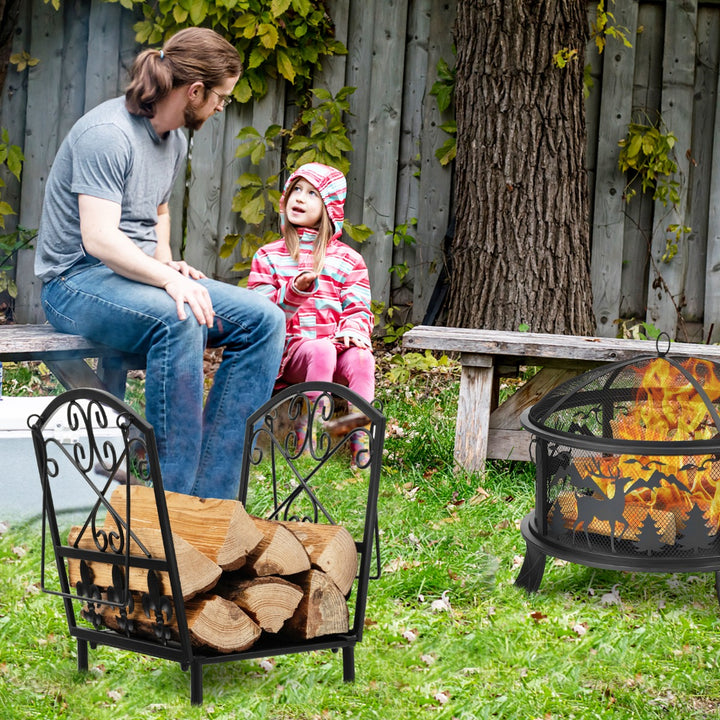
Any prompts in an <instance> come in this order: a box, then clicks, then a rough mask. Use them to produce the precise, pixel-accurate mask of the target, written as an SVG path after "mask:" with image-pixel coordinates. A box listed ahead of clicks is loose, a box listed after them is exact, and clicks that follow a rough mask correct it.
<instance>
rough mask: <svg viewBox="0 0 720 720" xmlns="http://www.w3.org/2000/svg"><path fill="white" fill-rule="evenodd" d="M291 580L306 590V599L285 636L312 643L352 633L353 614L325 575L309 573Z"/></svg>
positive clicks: (287, 623) (294, 615)
mask: <svg viewBox="0 0 720 720" xmlns="http://www.w3.org/2000/svg"><path fill="white" fill-rule="evenodd" d="M291 580H292V582H294V583H297V584H298V585H299V586H300V587H301V588H302V590H303V599H302V600H301V601H300V604H299V605H298V607H297V610H296V611H295V613H294V614H293V616H292V617H291V618H290V619H289V620H288V621H287V622H286V623H285V625H284V627H283V633H287V634H288V635H290V636H291V637H293V638H295V639H299V640H310V639H311V638H314V637H319V636H321V635H332V634H333V633H345V632H347V631H348V629H349V627H350V612H349V610H348V606H347V603H346V602H345V597H344V595H343V594H342V593H341V592H340V589H339V588H338V586H337V585H336V584H335V583H334V582H333V581H332V580H331V579H330V578H329V577H328V576H327V575H326V574H325V573H323V572H320V571H319V570H308V572H306V573H302V574H301V575H299V576H296V577H293V578H291Z"/></svg>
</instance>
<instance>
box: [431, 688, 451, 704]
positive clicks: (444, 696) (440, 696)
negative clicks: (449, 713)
mask: <svg viewBox="0 0 720 720" xmlns="http://www.w3.org/2000/svg"><path fill="white" fill-rule="evenodd" d="M433 699H434V700H437V702H439V703H440V704H441V705H444V704H445V703H446V702H448V701H449V700H450V693H448V692H445V691H442V692H436V693H435V694H434V695H433Z"/></svg>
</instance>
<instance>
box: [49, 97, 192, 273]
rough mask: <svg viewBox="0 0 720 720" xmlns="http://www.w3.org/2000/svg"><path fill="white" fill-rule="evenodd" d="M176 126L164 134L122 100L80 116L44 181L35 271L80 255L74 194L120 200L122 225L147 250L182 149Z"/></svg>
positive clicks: (58, 268) (65, 264)
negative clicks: (132, 110) (158, 131)
mask: <svg viewBox="0 0 720 720" xmlns="http://www.w3.org/2000/svg"><path fill="white" fill-rule="evenodd" d="M186 152H187V140H186V138H185V135H184V134H183V133H182V131H181V130H172V131H171V132H169V133H168V134H167V135H166V136H164V137H162V138H161V137H159V136H158V134H157V133H156V132H155V129H154V128H153V126H152V124H151V123H150V120H149V118H145V117H140V116H138V115H131V114H130V113H129V112H128V111H127V109H126V107H125V98H124V97H118V98H114V99H113V100H108V101H107V102H104V103H102V104H101V105H98V106H97V107H96V108H94V109H93V110H91V111H90V112H88V113H87V114H86V115H84V116H83V117H81V118H80V119H79V120H78V121H77V122H76V123H75V125H73V127H72V129H71V130H70V132H69V133H68V135H67V137H66V138H65V140H63V142H62V144H61V145H60V149H59V150H58V152H57V155H56V156H55V160H54V162H53V166H52V169H51V170H50V174H49V176H48V180H47V184H46V186H45V199H44V201H43V210H42V217H41V219H40V230H39V232H38V238H37V250H36V253H35V274H36V275H37V276H38V277H39V278H40V279H41V280H43V282H47V281H48V280H51V279H52V278H54V277H56V276H57V275H60V274H61V273H62V272H63V271H65V270H67V269H68V268H69V267H70V266H71V265H73V264H74V263H76V262H77V261H78V260H80V259H81V258H83V257H85V255H86V252H85V250H84V248H83V244H82V238H81V235H80V217H79V213H78V197H77V196H78V195H80V194H83V195H91V196H92V197H96V198H101V199H103V200H112V201H113V202H116V203H118V204H119V205H121V208H122V211H121V218H120V230H122V231H123V232H124V233H125V234H126V235H127V236H128V237H129V238H130V239H131V240H132V241H133V242H134V243H135V244H136V245H138V247H140V248H141V249H142V250H143V251H144V252H145V253H147V254H148V255H153V254H154V252H155V248H156V246H157V236H156V233H155V225H156V224H157V220H158V215H157V209H158V206H160V205H162V204H163V203H165V202H167V201H168V199H169V197H170V191H171V190H172V186H173V183H174V180H175V176H176V175H177V173H178V172H179V170H180V168H181V166H182V163H183V160H184V158H185V154H186Z"/></svg>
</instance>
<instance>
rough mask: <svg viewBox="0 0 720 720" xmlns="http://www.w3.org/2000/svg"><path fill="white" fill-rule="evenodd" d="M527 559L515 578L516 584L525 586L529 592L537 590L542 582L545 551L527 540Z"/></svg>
mask: <svg viewBox="0 0 720 720" xmlns="http://www.w3.org/2000/svg"><path fill="white" fill-rule="evenodd" d="M525 547H526V550H525V560H524V561H523V564H522V567H521V568H520V574H519V575H518V576H517V579H516V580H515V584H516V585H518V586H519V587H522V588H525V590H527V591H528V592H529V593H534V592H537V590H538V588H539V587H540V583H541V582H542V578H543V574H544V572H545V558H546V557H547V556H546V555H545V553H544V552H542V551H540V550H539V549H538V548H537V547H535V545H532V544H531V543H529V542H527V541H526V542H525Z"/></svg>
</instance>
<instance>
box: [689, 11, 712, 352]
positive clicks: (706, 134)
mask: <svg viewBox="0 0 720 720" xmlns="http://www.w3.org/2000/svg"><path fill="white" fill-rule="evenodd" d="M697 36H698V52H697V62H696V69H695V90H694V96H695V107H694V110H693V114H692V118H693V126H692V146H691V150H692V158H691V163H690V184H689V188H688V193H689V197H691V198H692V202H690V203H688V225H689V226H690V227H691V228H692V232H691V233H690V234H689V235H688V237H687V238H686V241H687V244H688V272H687V282H686V286H685V288H686V289H685V308H684V311H683V316H684V318H685V324H686V327H688V329H689V330H690V329H691V328H695V327H697V325H698V323H702V319H703V313H704V309H705V267H706V260H707V237H708V235H707V223H708V213H709V205H708V202H709V191H710V183H708V182H707V178H708V177H709V175H710V174H711V167H710V162H711V159H712V151H713V145H712V141H713V125H714V122H715V104H716V102H717V100H716V94H717V72H718V60H719V57H720V12H719V9H718V8H708V7H700V8H699V9H698V23H697ZM690 335H691V339H692V340H694V341H696V342H698V341H699V342H702V340H703V339H704V336H703V333H702V325H700V328H699V330H698V331H697V332H691V333H690Z"/></svg>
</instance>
